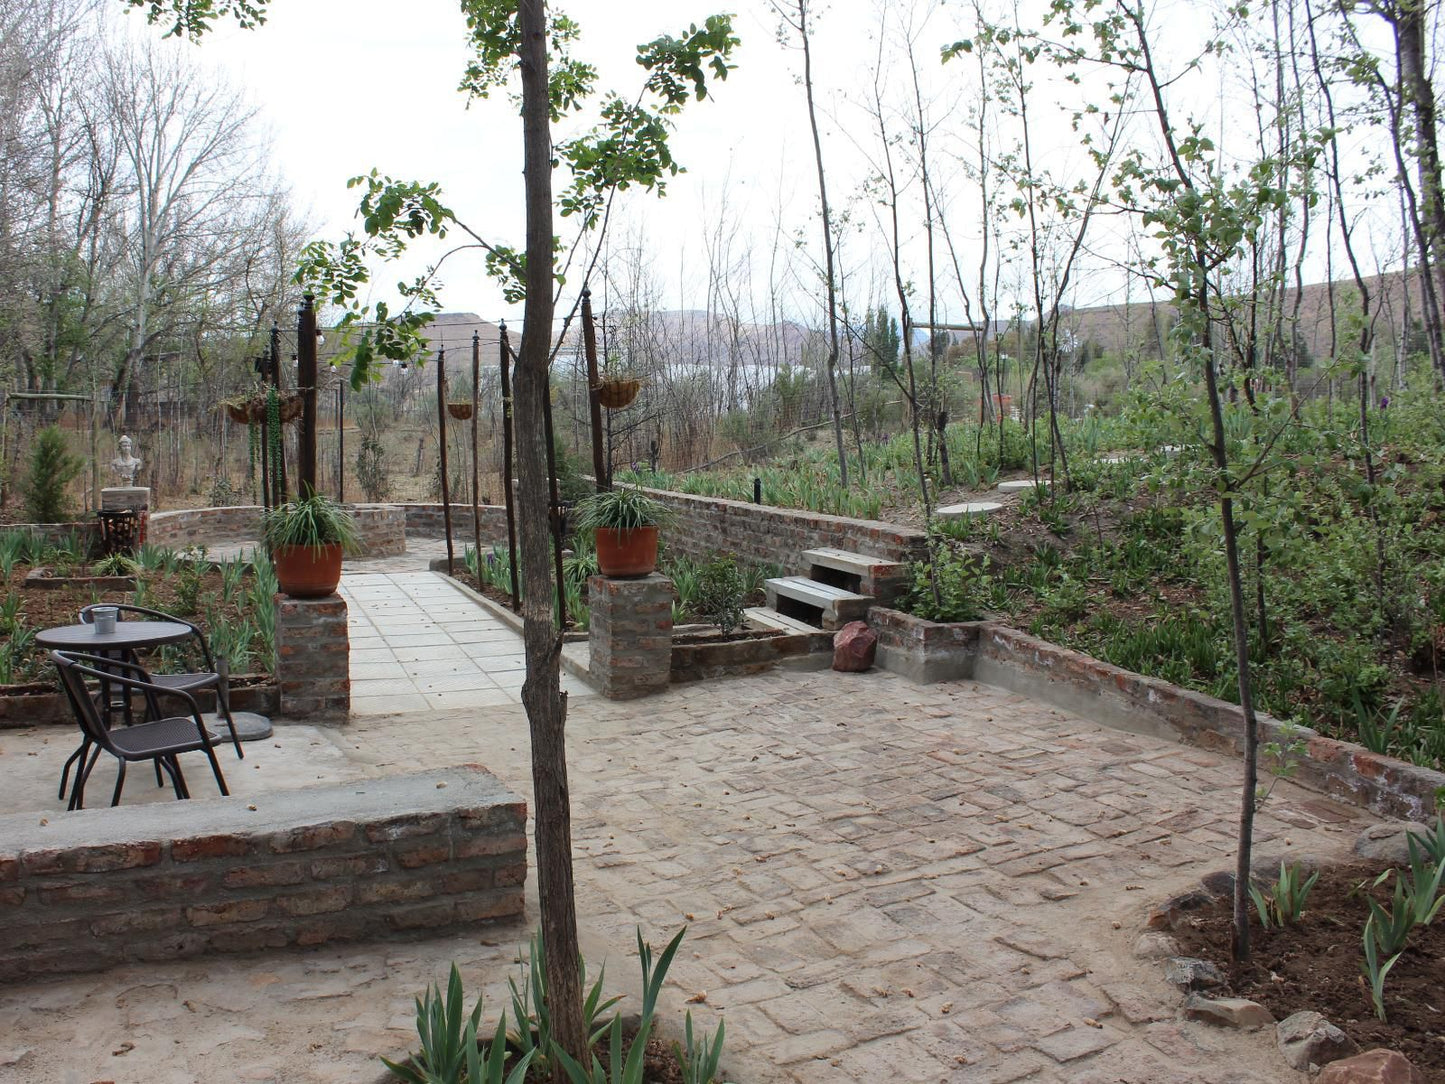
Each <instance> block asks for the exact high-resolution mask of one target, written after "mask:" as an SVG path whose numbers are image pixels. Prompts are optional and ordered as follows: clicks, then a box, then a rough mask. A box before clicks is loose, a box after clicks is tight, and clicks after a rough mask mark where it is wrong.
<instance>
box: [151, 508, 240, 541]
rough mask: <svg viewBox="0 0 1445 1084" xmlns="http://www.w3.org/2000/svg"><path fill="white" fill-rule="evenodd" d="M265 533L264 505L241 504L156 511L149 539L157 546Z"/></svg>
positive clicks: (153, 513)
mask: <svg viewBox="0 0 1445 1084" xmlns="http://www.w3.org/2000/svg"><path fill="white" fill-rule="evenodd" d="M260 537H261V508H260V506H259V505H254V504H241V505H234V506H231V507H225V508H181V509H177V510H176V511H174V512H152V513H151V514H150V526H149V528H148V531H147V534H146V540H147V541H148V542H150V543H151V544H153V545H156V546H169V547H171V548H172V549H178V550H180V549H185V548H186V547H187V546H206V545H215V544H216V543H218V542H243V541H247V540H251V539H257V538H260Z"/></svg>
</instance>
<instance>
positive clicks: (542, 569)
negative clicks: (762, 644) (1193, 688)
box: [513, 0, 589, 1084]
mask: <svg viewBox="0 0 1445 1084" xmlns="http://www.w3.org/2000/svg"><path fill="white" fill-rule="evenodd" d="M518 16H519V26H520V28H521V32H522V46H521V49H520V50H519V54H518V55H519V57H520V59H521V67H522V139H523V152H524V153H523V168H524V171H525V174H526V207H527V302H526V309H525V315H524V317H523V322H522V349H521V352H520V354H519V355H518V360H517V370H516V374H515V384H514V388H513V393H514V396H515V404H514V406H515V410H516V419H517V432H518V433H519V434H523V439H521V440H520V441H518V444H517V476H518V482H519V485H518V495H517V496H518V501H519V504H520V513H521V515H520V516H519V519H520V520H521V524H520V526H521V535H522V539H521V542H522V545H521V555H520V556H521V564H522V580H523V592H522V620H523V626H522V636H523V640H524V643H525V647H526V653H527V679H526V681H525V682H524V683H523V685H522V703H523V705H524V706H525V707H526V709H527V720H528V723H529V724H530V727H531V737H532V787H533V800H534V803H535V806H536V821H535V826H536V839H537V896H538V899H539V900H540V901H541V909H542V939H543V942H544V944H546V946H547V990H548V1000H549V1003H550V1004H549V1008H550V1010H551V1017H552V1033H553V1036H554V1037H555V1039H556V1041H557V1042H558V1044H559V1045H560V1046H561V1047H562V1049H563V1050H565V1051H567V1053H568V1054H570V1055H571V1056H572V1057H573V1058H575V1059H576V1060H577V1061H578V1062H579V1063H580V1064H583V1065H585V1064H587V1063H588V1060H589V1059H588V1055H587V1037H586V1033H585V1031H584V1028H583V1020H582V989H581V983H580V981H579V976H578V972H577V959H578V950H577V908H576V901H575V899H574V897H573V885H572V812H571V806H570V798H569V795H568V790H567V750H566V744H565V737H564V728H565V723H566V718H567V698H566V696H565V694H563V692H562V691H561V678H560V670H561V657H562V636H561V633H560V631H559V630H558V629H557V627H556V625H554V624H553V621H552V577H551V569H550V567H549V566H550V561H549V554H548V550H549V548H550V545H549V543H550V538H549V536H548V534H549V532H548V524H549V523H550V521H551V517H550V516H549V514H548V513H549V509H548V507H547V506H548V503H549V500H550V493H549V488H548V478H547V449H546V448H545V447H544V446H543V443H544V441H543V434H544V432H545V431H546V422H545V418H544V414H543V403H544V400H545V397H546V395H547V368H548V354H549V349H548V348H549V346H550V343H551V336H552V317H553V298H552V290H553V285H554V284H553V274H552V236H553V231H552V133H551V124H550V120H549V114H548V100H547V89H548V88H547V37H546V34H547V27H546V5H545V4H544V2H543V0H521V4H520V6H519V9H518ZM553 1079H554V1080H556V1081H558V1084H562V1082H563V1081H565V1076H563V1074H562V1069H561V1066H560V1065H558V1066H557V1069H556V1071H555V1072H554V1075H553Z"/></svg>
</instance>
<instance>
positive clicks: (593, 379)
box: [582, 286, 612, 492]
mask: <svg viewBox="0 0 1445 1084" xmlns="http://www.w3.org/2000/svg"><path fill="white" fill-rule="evenodd" d="M582 345H583V348H584V351H585V353H586V354H587V410H588V415H589V417H590V418H591V422H592V477H593V479H594V480H595V484H596V486H597V490H598V492H601V491H602V490H604V489H611V488H612V479H611V478H609V477H608V476H607V464H606V461H605V460H604V459H603V452H602V404H601V402H599V401H598V399H597V385H598V384H599V383H600V382H601V374H600V373H599V372H598V371H597V326H596V325H595V324H594V323H593V322H592V288H591V287H589V286H584V287H582Z"/></svg>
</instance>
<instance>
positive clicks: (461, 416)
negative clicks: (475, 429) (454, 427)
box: [447, 402, 472, 422]
mask: <svg viewBox="0 0 1445 1084" xmlns="http://www.w3.org/2000/svg"><path fill="white" fill-rule="evenodd" d="M447 413H448V414H450V415H451V416H452V417H453V418H455V419H456V420H457V421H459V422H464V421H466V420H467V419H468V418H470V417H471V416H472V404H471V403H468V402H460V403H448V404H447Z"/></svg>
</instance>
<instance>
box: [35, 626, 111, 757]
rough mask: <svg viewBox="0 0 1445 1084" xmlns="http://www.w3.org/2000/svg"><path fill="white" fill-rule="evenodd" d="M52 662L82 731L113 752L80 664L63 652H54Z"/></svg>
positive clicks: (51, 655) (107, 732)
mask: <svg viewBox="0 0 1445 1084" xmlns="http://www.w3.org/2000/svg"><path fill="white" fill-rule="evenodd" d="M50 661H51V662H52V663H54V664H55V669H56V672H57V673H59V675H60V687H61V688H62V689H64V690H65V697H66V699H67V700H69V701H70V710H71V711H72V712H74V713H75V721H76V722H77V723H79V724H80V729H81V730H83V731H84V732H85V735H86V737H88V738H89V739H90V740H91V741H93V742H95V743H96V744H97V745H99V746H100V747H101V748H102V749H105V750H106V751H107V752H110V751H112V749H111V742H110V731H108V730H107V729H106V726H105V723H104V721H102V719H101V717H100V710H99V708H98V707H97V706H96V698H95V697H92V696H91V692H90V688H89V686H88V685H87V684H86V681H85V674H84V673H82V671H81V667H80V666H79V664H77V663H76V662H75V660H74V659H71V658H70V657H69V656H67V655H66V654H65V653H64V652H61V651H52V652H51V653H50ZM98 695H99V694H97V696H98Z"/></svg>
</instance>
